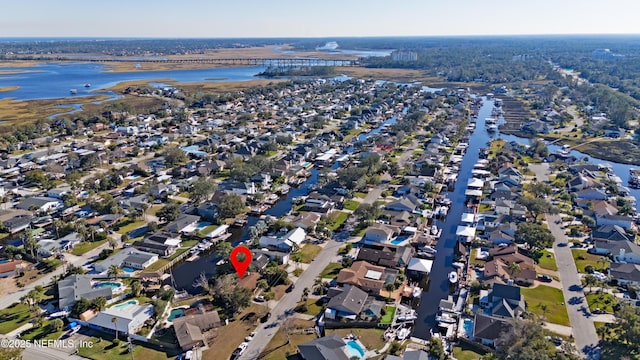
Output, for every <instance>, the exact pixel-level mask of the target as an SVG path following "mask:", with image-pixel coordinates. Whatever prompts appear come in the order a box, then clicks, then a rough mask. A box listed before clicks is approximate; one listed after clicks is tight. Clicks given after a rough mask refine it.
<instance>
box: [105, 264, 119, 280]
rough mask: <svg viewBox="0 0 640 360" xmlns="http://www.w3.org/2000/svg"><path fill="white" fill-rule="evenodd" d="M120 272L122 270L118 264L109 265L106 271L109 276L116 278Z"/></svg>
mask: <svg viewBox="0 0 640 360" xmlns="http://www.w3.org/2000/svg"><path fill="white" fill-rule="evenodd" d="M121 272H122V269H121V268H120V266H118V265H116V264H113V265H111V266H109V270H108V271H107V275H108V276H109V277H112V278H116V277H117V276H118V275H119V274H120V273H121Z"/></svg>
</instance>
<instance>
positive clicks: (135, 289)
mask: <svg viewBox="0 0 640 360" xmlns="http://www.w3.org/2000/svg"><path fill="white" fill-rule="evenodd" d="M131 292H132V293H133V296H135V297H138V296H140V294H141V293H142V284H141V283H140V281H139V280H134V281H133V282H132V283H131Z"/></svg>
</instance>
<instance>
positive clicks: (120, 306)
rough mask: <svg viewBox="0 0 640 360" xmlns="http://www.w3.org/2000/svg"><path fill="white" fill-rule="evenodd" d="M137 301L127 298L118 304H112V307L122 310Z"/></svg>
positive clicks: (135, 303)
mask: <svg viewBox="0 0 640 360" xmlns="http://www.w3.org/2000/svg"><path fill="white" fill-rule="evenodd" d="M137 304H138V301H137V300H129V301H127V302H123V303H122V304H118V305H114V306H113V307H114V308H116V309H118V310H122V309H124V308H126V307H129V306H131V305H137Z"/></svg>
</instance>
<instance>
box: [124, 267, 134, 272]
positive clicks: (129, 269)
mask: <svg viewBox="0 0 640 360" xmlns="http://www.w3.org/2000/svg"><path fill="white" fill-rule="evenodd" d="M122 271H124V272H126V273H132V272H134V271H136V269H134V268H130V267H126V266H125V267H123V268H122Z"/></svg>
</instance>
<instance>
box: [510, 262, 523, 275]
mask: <svg viewBox="0 0 640 360" xmlns="http://www.w3.org/2000/svg"><path fill="white" fill-rule="evenodd" d="M507 270H508V271H509V275H511V279H513V276H514V275H515V274H519V273H520V271H522V269H521V268H520V265H518V264H517V263H516V262H513V261H512V262H511V263H510V264H509V266H508V267H507Z"/></svg>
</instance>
